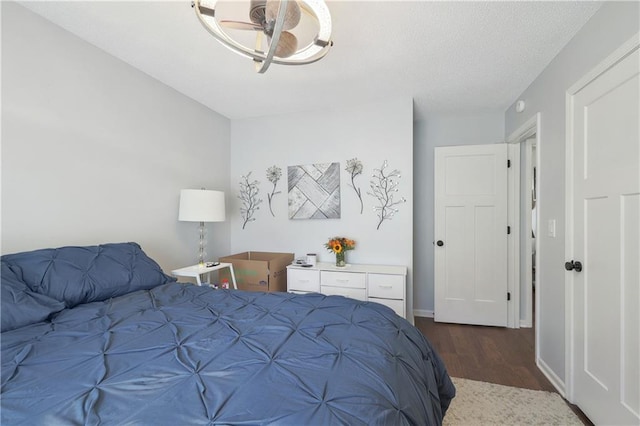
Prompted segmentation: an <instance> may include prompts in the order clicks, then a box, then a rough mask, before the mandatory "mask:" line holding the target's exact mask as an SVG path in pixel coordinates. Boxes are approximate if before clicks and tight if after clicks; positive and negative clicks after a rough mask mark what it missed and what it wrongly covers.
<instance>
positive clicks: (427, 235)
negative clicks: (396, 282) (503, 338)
mask: <svg viewBox="0 0 640 426" xmlns="http://www.w3.org/2000/svg"><path fill="white" fill-rule="evenodd" d="M503 140H504V113H503V112H502V111H488V112H477V113H467V114H462V113H460V114H453V113H451V114H443V113H440V114H433V113H432V114H429V115H428V116H427V120H426V121H418V122H415V123H414V162H413V168H414V182H415V186H414V198H415V213H414V218H415V219H414V236H415V237H414V243H413V244H414V261H415V262H414V280H413V282H414V286H413V292H414V301H415V302H414V307H415V309H416V314H417V315H422V316H427V315H430V314H432V313H433V299H434V296H433V255H434V253H433V241H434V239H433V227H434V223H433V209H434V206H433V200H434V193H433V178H434V176H433V167H434V162H433V161H434V160H433V159H434V148H435V147H437V146H451V145H483V144H492V143H498V142H502V141H503Z"/></svg>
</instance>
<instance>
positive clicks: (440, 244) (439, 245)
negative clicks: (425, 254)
mask: <svg viewBox="0 0 640 426" xmlns="http://www.w3.org/2000/svg"><path fill="white" fill-rule="evenodd" d="M436 245H437V246H438V247H442V246H443V245H444V242H442V240H438V242H437V243H436Z"/></svg>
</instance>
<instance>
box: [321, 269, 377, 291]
mask: <svg viewBox="0 0 640 426" xmlns="http://www.w3.org/2000/svg"><path fill="white" fill-rule="evenodd" d="M320 282H321V283H322V286H323V287H324V286H331V287H344V288H362V289H366V287H367V284H366V275H365V274H360V273H357V272H334V271H320Z"/></svg>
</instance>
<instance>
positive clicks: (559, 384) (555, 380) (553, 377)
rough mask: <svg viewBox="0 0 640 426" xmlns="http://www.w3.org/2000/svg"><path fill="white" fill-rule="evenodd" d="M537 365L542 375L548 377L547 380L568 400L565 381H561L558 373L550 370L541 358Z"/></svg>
mask: <svg viewBox="0 0 640 426" xmlns="http://www.w3.org/2000/svg"><path fill="white" fill-rule="evenodd" d="M536 365H537V366H538V368H539V369H540V371H542V374H544V375H545V376H546V378H547V379H549V381H550V382H551V384H552V385H553V387H554V388H556V390H557V391H558V393H559V394H560V395H561V396H562V397H563V398H565V399H566V396H565V394H566V392H565V388H564V380H560V377H558V375H557V374H556V373H554V372H553V370H551V368H549V366H548V365H547V364H546V363H545V362H544V361H543V360H542V359H540V358H538V359H537V360H536Z"/></svg>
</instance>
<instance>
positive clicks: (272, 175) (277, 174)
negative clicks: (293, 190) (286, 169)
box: [267, 166, 282, 217]
mask: <svg viewBox="0 0 640 426" xmlns="http://www.w3.org/2000/svg"><path fill="white" fill-rule="evenodd" d="M281 177H282V169H281V168H280V167H277V166H271V167H269V168H268V169H267V180H268V181H269V182H271V183H272V184H273V188H272V189H271V193H270V194H267V199H268V200H269V211H270V212H271V216H273V217H276V215H275V214H274V213H273V207H272V206H271V201H273V197H275V196H276V195H277V194H280V193H281V191H276V187H277V186H278V181H279V180H280V178H281Z"/></svg>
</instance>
